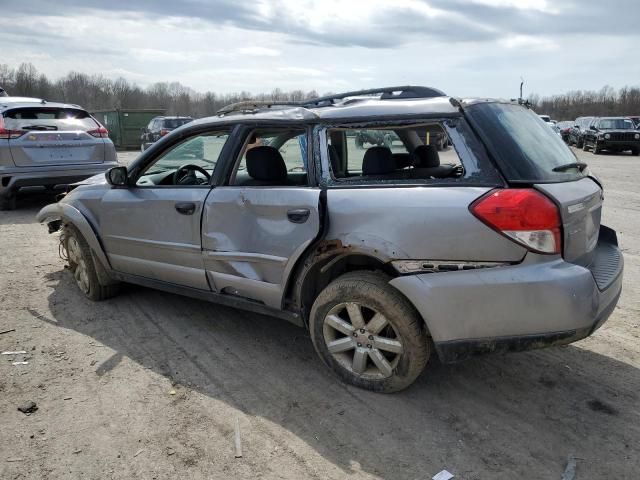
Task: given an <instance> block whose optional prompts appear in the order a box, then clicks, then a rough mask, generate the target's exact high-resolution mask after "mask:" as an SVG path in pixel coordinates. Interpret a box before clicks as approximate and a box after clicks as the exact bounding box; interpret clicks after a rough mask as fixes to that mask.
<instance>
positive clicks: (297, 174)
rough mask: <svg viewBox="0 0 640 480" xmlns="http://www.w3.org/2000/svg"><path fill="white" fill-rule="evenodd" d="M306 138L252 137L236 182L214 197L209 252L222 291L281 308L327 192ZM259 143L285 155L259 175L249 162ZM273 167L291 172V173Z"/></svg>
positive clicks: (208, 212)
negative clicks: (312, 168)
mask: <svg viewBox="0 0 640 480" xmlns="http://www.w3.org/2000/svg"><path fill="white" fill-rule="evenodd" d="M249 138H251V140H255V141H250V140H249ZM306 140H307V133H306V132H305V131H304V130H302V131H297V130H290V129H267V130H256V131H254V132H252V133H251V134H250V135H249V136H248V137H247V140H246V143H245V145H244V147H243V148H242V149H241V153H240V155H239V157H238V159H237V161H236V162H235V165H234V166H233V168H232V169H231V172H230V175H229V178H228V179H224V180H223V184H222V185H220V186H218V187H216V188H214V189H213V190H212V192H211V194H210V195H209V196H208V197H207V200H206V202H205V210H204V215H203V218H202V248H203V254H204V262H205V269H206V271H207V275H208V277H209V283H210V284H211V285H212V287H213V288H214V289H215V290H216V291H218V292H220V293H227V294H231V295H237V296H241V297H244V298H249V299H252V300H256V301H259V302H261V303H264V304H265V305H268V306H271V307H274V308H281V303H282V298H283V295H284V290H285V288H286V283H287V278H288V277H289V275H290V273H291V271H292V269H293V267H294V266H295V264H296V261H297V260H298V259H299V258H300V256H301V255H302V253H303V252H304V251H305V249H306V248H307V247H308V246H309V244H310V243H311V242H312V241H313V240H314V239H315V237H316V236H317V235H318V233H319V231H320V213H319V212H320V210H319V201H320V189H319V187H317V186H315V185H314V182H313V180H311V179H309V178H308V172H307V165H308V162H307V158H308V152H307V147H306V145H307V144H310V143H307V141H306ZM255 146H261V147H263V151H264V149H267V150H269V149H275V150H277V151H278V152H279V153H278V154H277V155H274V154H273V153H274V152H273V151H265V156H264V158H262V157H257V158H258V160H259V162H264V163H261V165H260V166H259V167H260V168H259V169H260V170H261V173H262V174H263V175H260V176H259V175H257V174H256V173H255V172H254V171H253V169H252V168H249V169H247V164H246V158H245V153H246V152H247V151H248V150H249V149H250V148H252V147H255ZM268 153H270V154H271V155H267V154H268ZM280 160H282V162H281V161H280ZM270 169H277V170H278V171H283V169H286V176H285V175H282V176H280V177H278V176H277V175H271V173H270ZM252 174H253V175H254V176H253V177H252ZM267 177H269V178H270V179H267Z"/></svg>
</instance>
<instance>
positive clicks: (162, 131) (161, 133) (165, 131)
mask: <svg viewBox="0 0 640 480" xmlns="http://www.w3.org/2000/svg"><path fill="white" fill-rule="evenodd" d="M170 131H171V130H167V129H166V128H163V129H162V130H160V136H161V137H164V136H165V135H167V134H168V133H169V132H170Z"/></svg>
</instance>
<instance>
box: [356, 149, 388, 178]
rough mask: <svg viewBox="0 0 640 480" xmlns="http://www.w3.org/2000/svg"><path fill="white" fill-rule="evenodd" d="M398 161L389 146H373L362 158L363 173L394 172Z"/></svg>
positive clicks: (379, 173) (383, 173)
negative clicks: (394, 158)
mask: <svg viewBox="0 0 640 480" xmlns="http://www.w3.org/2000/svg"><path fill="white" fill-rule="evenodd" d="M395 169H396V162H395V161H394V160H393V156H392V155H391V150H390V149H388V148H387V147H371V148H369V149H368V150H367V151H366V152H365V154H364V158H363V159H362V174H363V175H386V174H388V173H392V172H394V171H395Z"/></svg>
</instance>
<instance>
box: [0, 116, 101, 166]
mask: <svg viewBox="0 0 640 480" xmlns="http://www.w3.org/2000/svg"><path fill="white" fill-rule="evenodd" d="M2 120H3V123H4V128H5V129H6V130H7V131H9V132H10V135H9V148H10V151H11V156H12V157H13V161H14V163H15V164H16V166H19V167H32V166H34V167H37V166H45V165H46V166H54V165H81V164H91V163H103V162H104V161H105V138H106V137H107V131H106V129H105V128H104V127H102V126H101V125H100V124H99V123H98V122H97V121H96V120H94V119H93V118H92V117H91V115H89V114H88V113H87V112H86V111H84V110H82V109H79V108H69V107H64V108H59V107H46V106H42V107H40V106H37V107H36V106H34V107H31V106H29V107H21V108H14V109H10V110H7V111H5V112H4V113H3V119H2Z"/></svg>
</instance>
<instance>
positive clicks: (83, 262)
mask: <svg viewBox="0 0 640 480" xmlns="http://www.w3.org/2000/svg"><path fill="white" fill-rule="evenodd" d="M64 248H65V251H66V253H67V258H68V259H69V270H70V271H71V274H72V275H73V278H74V280H75V282H76V285H77V286H78V288H79V289H80V291H81V292H82V293H83V294H84V295H85V296H86V297H87V298H89V299H90V300H94V301H99V300H106V299H107V298H110V297H113V296H114V295H115V294H117V293H118V290H119V287H120V285H119V284H118V283H116V282H110V283H109V284H108V285H103V284H102V283H100V281H99V280H98V279H99V278H101V277H102V278H107V277H108V274H107V272H105V271H104V267H103V266H102V265H101V264H100V262H99V261H96V260H94V258H93V255H92V254H91V248H90V247H89V244H88V243H87V241H86V240H85V239H84V237H83V236H82V234H81V233H80V232H79V231H78V229H77V228H76V227H74V226H73V225H66V226H65V229H64Z"/></svg>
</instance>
